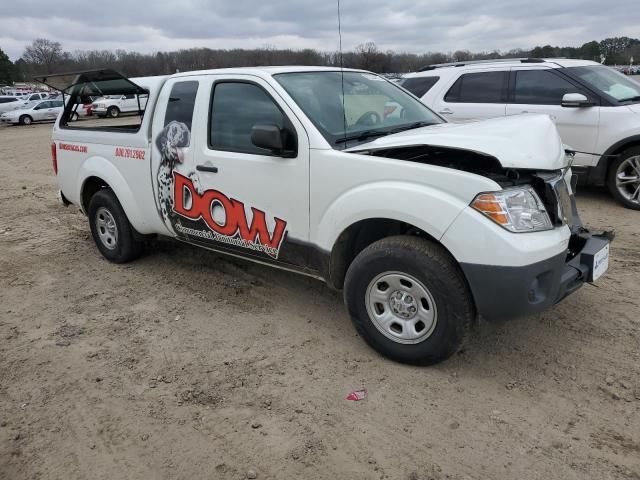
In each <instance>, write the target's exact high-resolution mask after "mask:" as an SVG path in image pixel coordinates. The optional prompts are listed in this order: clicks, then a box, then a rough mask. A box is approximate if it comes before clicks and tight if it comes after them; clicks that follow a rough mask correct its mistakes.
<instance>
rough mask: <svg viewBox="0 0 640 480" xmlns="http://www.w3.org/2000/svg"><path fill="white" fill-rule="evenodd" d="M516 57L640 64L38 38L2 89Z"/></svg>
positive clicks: (610, 51) (560, 50) (613, 41)
mask: <svg viewBox="0 0 640 480" xmlns="http://www.w3.org/2000/svg"><path fill="white" fill-rule="evenodd" d="M517 57H535V58H543V57H566V58H580V59H585V60H595V61H598V62H600V61H601V60H602V59H604V63H606V64H607V65H621V64H622V65H624V64H627V65H628V64H629V62H630V60H631V58H634V59H636V60H637V61H638V62H640V39H637V38H629V37H613V38H606V39H604V40H601V41H599V42H598V41H595V40H594V41H591V42H587V43H585V44H583V45H582V46H580V47H554V46H551V45H545V46H538V47H535V48H532V49H531V50H523V49H513V50H509V51H507V52H501V51H498V50H495V51H492V52H475V53H474V52H470V51H468V50H458V51H455V52H448V53H441V52H426V53H422V54H415V53H403V52H394V51H391V50H387V51H382V50H380V49H379V48H378V47H377V46H376V44H375V43H373V42H368V43H364V44H361V45H358V46H357V47H356V48H355V49H353V50H350V51H346V52H343V53H342V54H341V53H340V52H322V51H318V50H312V49H302V50H294V49H277V48H274V47H269V46H267V47H264V48H257V49H232V50H227V49H211V48H190V49H183V50H177V51H173V52H155V53H139V52H134V51H127V50H120V49H118V50H115V51H111V50H86V51H84V50H82V51H75V52H68V51H65V50H64V49H63V47H62V45H61V44H60V42H56V41H52V40H48V39H45V38H38V39H36V40H34V41H33V42H32V43H31V45H29V46H28V47H26V48H25V50H24V53H23V54H22V56H21V57H20V58H19V59H18V60H17V61H15V62H12V61H11V60H10V59H9V57H8V56H7V55H6V53H5V52H3V51H2V49H0V85H2V84H5V85H10V84H12V83H13V82H18V81H29V80H31V79H32V78H33V76H34V75H38V74H44V73H60V72H73V71H81V70H90V69H97V68H112V69H115V70H117V71H119V72H121V73H123V74H125V75H127V76H131V77H140V76H149V75H166V74H172V73H176V72H185V71H193V70H202V69H210V68H224V67H247V66H267V65H324V66H333V67H337V66H340V65H342V66H344V67H348V68H362V69H365V70H371V71H374V72H378V73H386V74H392V73H405V72H411V71H415V70H417V69H419V68H420V67H423V66H425V65H429V64H434V63H446V62H455V61H468V60H487V59H498V58H517Z"/></svg>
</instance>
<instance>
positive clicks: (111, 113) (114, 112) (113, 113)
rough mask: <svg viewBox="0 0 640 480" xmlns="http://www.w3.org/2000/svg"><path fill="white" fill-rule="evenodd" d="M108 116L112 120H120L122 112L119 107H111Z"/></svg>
mask: <svg viewBox="0 0 640 480" xmlns="http://www.w3.org/2000/svg"><path fill="white" fill-rule="evenodd" d="M107 116H108V117H110V118H118V117H119V116H120V110H119V109H118V107H109V109H108V110H107Z"/></svg>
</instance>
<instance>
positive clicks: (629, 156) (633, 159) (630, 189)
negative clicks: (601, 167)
mask: <svg viewBox="0 0 640 480" xmlns="http://www.w3.org/2000/svg"><path fill="white" fill-rule="evenodd" d="M607 184H608V187H609V191H610V192H611V194H612V195H613V196H614V198H615V199H616V200H618V201H619V202H620V203H622V205H624V206H625V207H627V208H631V209H633V210H640V147H633V148H628V149H627V150H625V151H623V152H622V153H621V154H620V155H619V156H618V158H616V160H615V161H614V162H613V163H612V164H611V166H610V167H609V178H608V179H607Z"/></svg>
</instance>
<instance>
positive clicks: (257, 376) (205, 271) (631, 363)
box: [0, 125, 640, 480]
mask: <svg viewBox="0 0 640 480" xmlns="http://www.w3.org/2000/svg"><path fill="white" fill-rule="evenodd" d="M50 131H51V125H37V126H32V127H0V167H1V171H2V174H1V175H0V479H2V480H5V479H7V480H20V479H64V480H67V479H238V480H240V479H243V478H245V477H247V476H249V477H253V476H254V473H255V475H256V476H257V478H258V479H293V478H309V479H316V478H318V479H319V478H331V479H345V478H349V479H378V478H379V479H404V480H409V479H411V480H418V479H492V480H499V479H516V478H517V479H545V480H548V479H562V480H568V479H586V478H593V479H640V415H639V413H640V373H639V372H640V349H639V345H640V312H639V308H640V212H633V211H630V210H625V209H623V208H622V207H620V206H618V205H617V204H615V203H614V202H613V201H612V200H611V199H610V198H609V197H608V196H607V195H606V193H604V192H601V191H597V190H595V191H594V190H591V191H585V192H581V193H580V194H579V196H578V204H579V208H580V210H581V213H582V216H583V219H584V220H585V222H586V223H587V224H588V225H590V226H593V227H594V228H598V229H615V231H616V233H617V238H616V240H615V243H614V244H613V246H612V250H611V266H610V270H609V272H608V274H607V275H606V276H605V277H604V278H603V279H602V280H601V281H600V282H599V283H598V284H597V285H596V286H589V285H588V286H585V287H584V288H582V289H581V290H580V291H579V292H578V293H576V294H575V295H573V296H571V297H570V298H568V299H567V300H566V301H564V302H563V303H561V304H560V305H558V306H556V307H555V308H554V309H553V310H551V311H549V312H547V313H545V314H542V315H538V316H534V317H530V318H524V319H520V320H514V321H512V322H509V323H506V324H502V325H492V324H487V323H481V324H480V325H479V326H478V327H477V329H476V332H475V333H474V334H473V335H472V338H471V340H470V342H469V344H468V346H467V347H466V349H465V350H464V351H463V352H461V353H460V354H459V355H456V356H455V357H454V358H452V359H451V360H449V361H447V362H445V363H443V364H441V365H438V366H435V367H430V368H413V367H407V366H403V365H399V364H396V363H393V362H390V361H388V360H385V359H384V358H381V357H380V356H379V355H377V354H376V353H375V352H374V351H373V350H371V349H370V348H369V347H368V346H367V345H366V344H365V343H364V342H363V341H362V340H361V339H360V338H359V337H358V336H357V335H356V334H355V331H354V329H353V328H352V326H351V323H350V321H349V318H348V317H347V314H346V312H345V308H344V306H343V303H342V299H341V297H340V295H339V294H338V293H336V292H333V291H331V290H329V289H328V288H326V287H325V286H324V285H323V284H321V283H319V282H317V281H315V280H313V279H308V278H304V277H300V276H297V275H294V274H290V273H287V272H282V271H278V270H274V269H270V268H268V267H263V266H259V265H254V264H249V263H245V262H243V261H240V260H235V259H229V258H225V257H222V256H219V255H216V254H212V253H209V252H206V251H203V250H198V249H196V248H190V247H188V246H185V245H179V244H174V243H172V242H169V241H163V242H161V243H158V244H157V245H156V246H155V248H153V250H152V251H150V252H149V253H148V254H147V255H146V256H144V257H143V258H142V259H140V260H139V261H136V262H134V263H132V264H128V265H124V266H118V265H113V264H110V263H108V262H107V261H105V260H104V259H103V258H102V257H101V256H100V254H99V253H98V251H97V249H96V247H95V246H94V243H93V241H92V239H91V238H90V234H89V228H88V224H87V221H86V219H85V218H84V217H83V216H82V215H81V214H80V213H78V211H77V210H76V209H75V208H73V207H70V208H64V207H62V206H61V205H59V204H58V203H57V200H56V189H55V179H54V176H53V174H52V169H51V160H50V158H49V151H50V149H49V145H50ZM361 387H365V388H367V389H368V392H369V396H368V399H367V400H365V401H361V402H351V401H347V400H345V396H346V395H347V394H348V393H349V392H350V391H351V390H353V389H357V388H361ZM250 470H252V472H250Z"/></svg>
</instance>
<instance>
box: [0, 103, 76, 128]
mask: <svg viewBox="0 0 640 480" xmlns="http://www.w3.org/2000/svg"><path fill="white" fill-rule="evenodd" d="M63 109H64V104H63V103H62V100H44V101H43V100H40V101H37V102H31V103H29V104H28V105H24V106H23V107H22V108H20V109H18V110H11V111H9V112H5V113H3V114H2V115H0V122H3V123H12V124H14V125H18V124H20V125H31V124H32V123H33V122H43V121H47V120H49V121H51V120H55V119H56V118H57V117H58V115H59V114H60V113H61V112H62V110H63Z"/></svg>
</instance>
